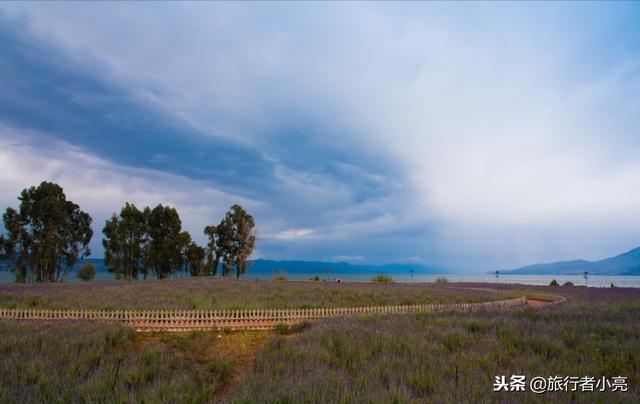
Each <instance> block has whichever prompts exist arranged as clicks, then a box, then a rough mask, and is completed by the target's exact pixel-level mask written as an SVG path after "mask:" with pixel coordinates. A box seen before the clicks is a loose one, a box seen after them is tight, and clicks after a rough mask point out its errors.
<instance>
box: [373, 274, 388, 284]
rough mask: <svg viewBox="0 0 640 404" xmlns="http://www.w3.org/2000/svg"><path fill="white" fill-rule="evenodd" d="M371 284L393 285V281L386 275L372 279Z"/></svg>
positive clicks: (379, 275)
mask: <svg viewBox="0 0 640 404" xmlns="http://www.w3.org/2000/svg"><path fill="white" fill-rule="evenodd" d="M371 282H374V283H391V282H393V279H392V278H391V277H390V276H389V275H386V274H378V275H376V276H374V277H373V278H371Z"/></svg>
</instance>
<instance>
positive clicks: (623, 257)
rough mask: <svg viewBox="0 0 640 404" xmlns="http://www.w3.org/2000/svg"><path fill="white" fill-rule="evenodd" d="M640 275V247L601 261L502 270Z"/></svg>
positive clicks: (563, 273) (525, 273)
mask: <svg viewBox="0 0 640 404" xmlns="http://www.w3.org/2000/svg"><path fill="white" fill-rule="evenodd" d="M585 271H586V272H589V274H591V275H640V247H638V248H634V249H633V250H631V251H628V252H626V253H624V254H620V255H616V256H615V257H611V258H605V259H603V260H600V261H585V260H574V261H559V262H551V263H547V264H535V265H527V266H525V267H522V268H517V269H510V270H505V271H501V273H503V274H505V275H507V274H511V275H577V274H582V273H584V272H585Z"/></svg>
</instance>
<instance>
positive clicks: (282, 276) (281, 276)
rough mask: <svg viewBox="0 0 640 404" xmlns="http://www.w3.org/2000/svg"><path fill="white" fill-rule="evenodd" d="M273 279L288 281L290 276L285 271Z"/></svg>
mask: <svg viewBox="0 0 640 404" xmlns="http://www.w3.org/2000/svg"><path fill="white" fill-rule="evenodd" d="M273 280H274V281H288V280H289V278H288V277H287V275H286V274H285V273H284V272H280V273H278V274H277V275H276V276H274V277H273Z"/></svg>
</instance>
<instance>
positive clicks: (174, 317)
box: [0, 297, 526, 331]
mask: <svg viewBox="0 0 640 404" xmlns="http://www.w3.org/2000/svg"><path fill="white" fill-rule="evenodd" d="M524 304H526V298H525V297H519V298H515V299H510V300H500V301H493V302H482V303H453V304H417V305H401V306H371V307H333V308H332V307H328V308H310V309H256V310H113V311H107V310H54V309H36V308H34V309H3V308H0V318H1V319H14V320H40V321H64V320H91V321H107V322H119V323H122V324H125V325H127V326H131V327H135V328H136V330H138V331H156V330H158V331H191V330H213V329H225V328H229V329H232V330H263V329H271V328H273V327H275V326H276V325H277V324H280V323H284V324H289V325H291V324H295V323H299V322H301V321H305V320H316V319H320V318H326V317H343V316H358V315H376V314H407V313H418V312H430V311H472V310H482V309H495V308H509V307H513V306H520V305H524Z"/></svg>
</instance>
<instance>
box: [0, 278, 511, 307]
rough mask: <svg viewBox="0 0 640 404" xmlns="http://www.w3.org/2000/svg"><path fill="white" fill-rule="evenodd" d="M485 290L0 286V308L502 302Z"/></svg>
mask: <svg viewBox="0 0 640 404" xmlns="http://www.w3.org/2000/svg"><path fill="white" fill-rule="evenodd" d="M507 297H509V296H505V294H504V293H502V292H496V291H494V290H491V289H489V288H486V289H480V290H471V289H469V288H468V287H465V286H464V285H435V284H430V283H423V284H419V283H412V284H401V283H389V284H375V283H360V282H358V283H349V282H342V283H339V284H338V283H335V282H308V281H288V282H275V281H268V280H266V281H265V280H259V281H256V280H231V279H219V278H218V279H213V278H204V277H197V278H184V279H171V280H161V281H155V280H154V281H138V282H126V281H114V282H86V283H75V284H48V285H47V284H42V285H37V284H36V285H34V284H26V285H25V284H0V307H9V308H15V307H23V308H26V307H37V308H57V309H102V310H123V309H132V310H135V309H138V310H141V309H154V310H155V309H177V310H189V309H197V310H210V309H258V308H311V307H340V306H375V305H401V304H402V305H404V304H421V303H463V302H464V303H466V302H482V301H490V300H500V299H503V298H507Z"/></svg>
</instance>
